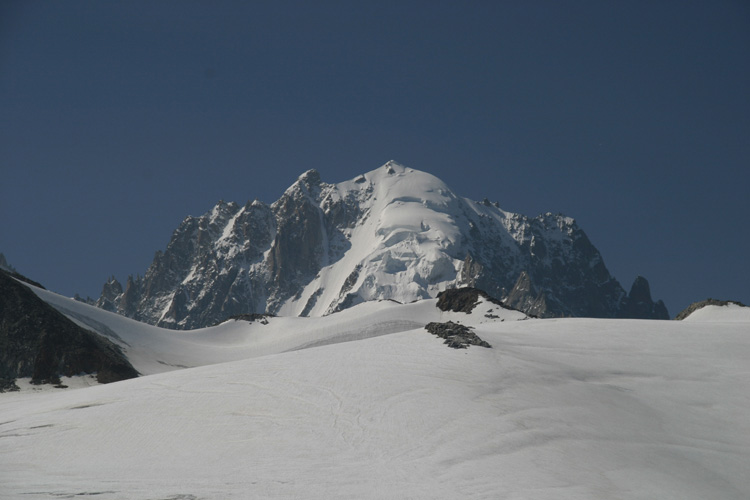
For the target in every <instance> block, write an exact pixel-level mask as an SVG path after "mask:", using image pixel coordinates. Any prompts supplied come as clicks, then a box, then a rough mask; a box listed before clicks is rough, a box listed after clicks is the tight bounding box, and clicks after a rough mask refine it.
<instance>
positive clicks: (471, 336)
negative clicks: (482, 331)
mask: <svg viewBox="0 0 750 500" xmlns="http://www.w3.org/2000/svg"><path fill="white" fill-rule="evenodd" d="M425 330H427V331H428V332H430V333H431V334H433V335H436V336H438V337H440V338H441V339H445V342H443V343H444V344H445V345H447V346H448V347H452V348H453V349H466V348H467V347H469V346H470V345H476V346H480V347H488V348H492V346H491V345H490V344H488V343H487V342H485V341H484V340H482V339H480V338H479V337H478V336H477V334H475V333H474V332H472V331H471V329H470V328H469V327H467V326H464V325H460V324H458V323H454V322H453V321H448V322H447V323H436V322H433V323H428V324H427V326H425Z"/></svg>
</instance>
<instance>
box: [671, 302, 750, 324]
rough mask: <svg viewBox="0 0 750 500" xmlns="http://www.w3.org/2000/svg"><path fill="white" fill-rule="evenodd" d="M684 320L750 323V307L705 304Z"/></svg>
mask: <svg viewBox="0 0 750 500" xmlns="http://www.w3.org/2000/svg"><path fill="white" fill-rule="evenodd" d="M682 321H732V322H736V321H739V322H744V323H750V307H746V306H741V305H739V304H732V303H730V304H727V305H724V306H714V305H711V306H704V307H701V308H700V309H697V310H695V311H693V312H692V313H690V315H689V316H688V317H686V318H685V319H683V320H682Z"/></svg>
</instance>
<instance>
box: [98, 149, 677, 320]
mask: <svg viewBox="0 0 750 500" xmlns="http://www.w3.org/2000/svg"><path fill="white" fill-rule="evenodd" d="M644 284H645V286H644ZM460 286H471V287H476V288H481V289H483V290H486V291H487V292H488V293H489V294H490V295H493V296H495V297H500V298H502V299H503V300H504V301H505V302H506V303H507V304H508V305H511V306H514V307H516V308H519V309H521V310H523V311H524V312H528V313H530V314H533V315H536V316H539V317H552V316H592V317H605V318H606V317H649V318H663V319H668V314H667V311H666V308H665V307H664V305H663V303H661V302H657V303H656V304H654V303H653V301H652V300H651V297H650V292H649V291H648V283H647V282H646V281H645V279H642V278H639V279H637V280H636V283H635V284H634V286H633V290H631V293H630V294H627V293H626V292H625V290H624V289H623V288H622V286H621V285H620V284H619V283H618V282H617V280H615V279H614V278H613V277H612V276H611V275H610V274H609V272H608V271H607V268H606V267H605V265H604V261H603V260H602V257H601V255H600V254H599V252H598V251H597V250H596V248H595V247H594V246H593V245H592V244H591V242H590V241H589V239H588V238H587V237H586V235H585V233H584V232H583V230H581V229H580V228H579V227H578V225H577V224H576V223H575V221H574V220H573V219H571V218H569V217H565V216H562V215H553V214H551V213H547V214H544V215H541V216H538V217H535V218H530V217H526V216H524V215H519V214H513V213H509V212H505V211H504V210H502V209H500V208H499V206H498V205H497V204H494V203H490V202H488V201H486V200H485V201H483V202H480V203H477V202H474V201H471V200H468V199H465V198H462V197H459V196H457V195H456V194H454V193H453V192H452V191H451V190H450V188H448V186H446V185H445V184H444V183H443V182H442V181H441V180H439V179H437V178H436V177H434V176H432V175H430V174H427V173H424V172H420V171H417V170H413V169H410V168H406V167H404V166H402V165H399V164H397V163H395V162H388V163H386V164H385V165H384V166H382V167H380V168H379V169H377V170H374V171H372V172H368V173H366V174H364V175H360V176H358V177H356V178H354V179H352V180H350V181H347V182H342V183H339V184H327V183H324V182H323V181H322V180H321V178H320V175H319V174H318V173H317V172H316V171H315V170H310V171H308V172H306V173H304V174H303V175H302V176H300V177H299V179H298V180H297V181H296V182H295V183H294V184H293V185H292V186H291V187H289V189H287V190H286V192H284V194H283V195H282V196H281V198H279V200H277V201H276V202H274V203H273V204H271V205H270V206H269V205H266V204H264V203H261V202H259V201H254V202H252V203H248V204H246V205H244V206H240V205H238V204H236V203H226V202H223V201H222V202H219V203H218V204H217V205H216V206H215V207H214V208H213V209H212V210H211V211H209V212H208V213H206V214H204V215H202V216H200V217H188V218H187V219H185V220H184V221H183V222H182V224H180V226H179V227H178V228H177V230H176V231H175V232H174V234H173V235H172V239H171V240H170V242H169V244H168V245H167V248H166V250H165V251H164V252H161V251H160V252H157V253H156V256H155V257H154V261H153V263H152V264H151V266H150V267H149V268H148V270H147V271H146V274H145V275H144V276H143V277H137V278H133V277H130V278H129V279H128V281H127V283H126V284H125V287H123V286H122V285H121V284H120V283H119V282H117V280H115V279H114V278H111V279H110V280H109V281H108V282H107V283H106V284H105V285H104V289H103V291H102V295H101V297H100V298H99V300H98V301H97V305H98V306H99V307H102V308H104V309H107V310H110V311H116V312H119V313H121V314H124V315H126V316H129V317H132V318H134V319H137V320H141V321H145V322H147V323H151V324H155V325H159V326H164V327H170V328H198V327H203V326H208V325H211V324H215V323H217V322H219V321H222V320H224V319H226V318H227V317H229V316H233V315H238V314H248V313H264V312H265V313H270V314H277V315H289V316H322V315H326V314H330V313H333V312H336V311H339V310H342V309H345V308H348V307H350V306H352V305H355V304H358V303H360V302H363V301H370V300H383V299H390V300H396V301H399V302H411V301H415V300H420V299H425V298H430V297H435V296H436V295H437V294H438V293H439V292H440V291H442V290H445V289H448V288H453V287H460Z"/></svg>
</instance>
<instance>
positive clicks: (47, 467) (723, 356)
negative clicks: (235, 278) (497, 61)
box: [0, 174, 750, 500]
mask: <svg viewBox="0 0 750 500" xmlns="http://www.w3.org/2000/svg"><path fill="white" fill-rule="evenodd" d="M394 175H395V174H394ZM35 291H36V292H37V293H38V294H39V295H40V296H42V297H43V298H45V300H49V301H50V302H54V303H56V305H57V306H58V307H67V308H68V309H69V310H71V311H73V312H74V313H75V314H77V315H78V316H79V320H78V321H82V320H81V319H80V318H88V319H87V321H89V322H90V323H93V322H95V321H98V322H100V323H101V325H104V327H106V328H109V329H110V330H111V331H112V332H114V333H116V334H117V335H118V336H119V337H120V338H122V339H123V340H125V341H127V342H128V343H129V344H131V347H130V348H128V355H129V356H131V359H133V360H134V363H137V364H138V366H139V369H141V370H144V371H148V370H147V369H151V368H154V369H155V371H164V370H165V369H173V368H174V367H166V366H164V365H160V364H159V363H156V362H155V361H154V360H155V359H167V360H178V361H179V360H182V361H184V362H185V363H186V364H189V363H192V364H203V365H206V366H200V367H197V368H191V369H182V370H174V371H171V372H168V373H157V374H154V375H150V376H145V377H141V378H138V379H135V380H130V381H125V382H119V383H115V384H109V385H103V386H96V387H89V388H81V389H74V390H70V389H69V390H59V391H46V392H42V393H36V392H28V391H27V392H23V391H22V392H20V393H8V394H2V395H0V489H1V490H2V495H0V496H2V497H3V498H11V499H25V500H39V499H52V498H82V497H85V498H88V497H93V498H97V499H134V500H147V499H151V500H153V499H177V498H185V499H187V498H196V499H197V498H200V499H246V498H306V499H315V498H325V499H351V498H358V499H384V498H385V499H391V498H392V499H403V498H414V499H438V498H440V499H443V498H444V499H460V498H472V499H476V498H479V499H513V500H517V499H542V500H544V499H555V500H558V499H591V500H602V499H619V500H628V499H633V500H635V499H657V498H658V499H679V500H689V499H696V500H697V499H700V500H704V499H706V498H721V499H737V500H739V499H743V500H744V499H747V498H750V476H748V474H747V471H748V470H749V469H750V419H748V418H747V415H748V414H750V398H749V397H748V394H750V371H748V366H750V322H748V321H737V320H733V321H723V319H722V312H717V313H716V316H715V317H714V318H713V319H711V320H706V321H679V322H678V321H640V320H594V319H553V320H525V321H514V320H516V319H520V318H521V317H522V315H520V314H519V313H514V312H510V311H506V310H504V309H501V308H499V307H498V306H495V305H494V304H491V303H489V302H486V301H483V302H482V303H481V304H480V306H478V308H477V310H475V312H474V313H473V314H471V315H466V314H464V313H441V312H440V311H439V310H437V308H436V307H435V302H434V301H421V302H419V303H416V304H408V305H398V304H394V303H391V302H380V303H369V304H363V305H361V306H358V307H355V308H353V309H351V310H348V311H345V312H344V313H339V314H334V315H330V316H327V317H324V318H271V319H270V320H269V324H268V325H262V324H260V323H257V322H256V323H253V324H248V323H245V322H229V323H225V324H223V325H220V326H218V327H215V328H212V329H204V330H198V331H194V332H172V331H165V330H160V329H158V328H154V327H149V326H144V325H140V324H138V323H135V322H131V321H130V320H127V319H125V318H119V317H115V316H113V315H109V314H108V313H106V312H104V311H101V310H96V309H91V310H90V309H87V308H86V306H85V304H80V303H74V304H71V302H72V301H68V299H64V298H62V297H59V296H56V295H54V294H51V293H49V292H43V291H40V290H35ZM727 312H730V313H731V310H730V309H728V310H725V311H723V313H727ZM94 313H98V314H100V315H98V316H97V315H96V314H94ZM493 313H494V314H497V315H499V316H500V318H497V319H493V318H489V317H487V316H490V315H491V314H493ZM431 318H434V319H431ZM447 319H452V320H453V321H461V322H462V323H464V324H467V325H473V326H474V327H475V331H476V333H477V334H478V335H479V336H480V337H481V338H483V339H484V340H486V341H488V342H489V343H490V344H491V345H492V346H493V348H492V349H485V348H481V347H475V346H472V347H470V348H469V349H465V350H454V349H450V348H448V347H446V346H445V345H443V343H442V340H441V339H438V338H437V337H434V336H432V335H430V334H429V333H427V332H426V331H425V330H424V329H423V328H422V327H421V326H418V325H421V324H423V322H425V321H426V320H440V321H445V320H447ZM101 325H100V328H103V327H102V326H101ZM399 330H401V331H399ZM393 332H395V333H393ZM222 357H223V359H224V361H225V362H219V361H221V359H222ZM231 359H236V360H235V361H229V360H231ZM210 363H218V364H210ZM149 373H151V372H149Z"/></svg>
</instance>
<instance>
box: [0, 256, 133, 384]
mask: <svg viewBox="0 0 750 500" xmlns="http://www.w3.org/2000/svg"><path fill="white" fill-rule="evenodd" d="M81 373H96V374H97V380H98V381H99V382H100V383H107V382H115V381H118V380H124V379H128V378H133V377H137V376H138V372H136V371H135V369H134V368H133V367H132V365H131V364H130V362H129V361H128V360H127V359H126V358H125V356H124V355H123V354H122V352H121V350H120V348H119V347H117V346H116V345H115V344H113V343H112V342H110V341H109V340H107V339H105V338H104V337H102V336H100V335H98V334H96V333H94V332H91V331H89V330H85V329H83V328H81V327H79V326H78V325H77V324H75V323H74V322H73V321H71V320H70V319H68V318H67V317H65V316H64V315H63V314H62V313H60V312H59V311H57V310H56V309H54V308H53V307H52V306H50V305H49V304H47V303H46V302H44V301H43V300H41V299H40V298H39V297H37V296H36V295H35V294H34V292H32V291H31V290H29V288H28V287H26V286H25V285H23V284H21V283H19V282H18V281H16V279H14V277H13V276H12V275H11V274H10V273H8V272H7V271H4V270H0V392H2V391H4V390H8V389H11V390H12V389H13V388H17V387H16V386H15V380H16V378H18V377H31V381H32V383H35V384H44V383H47V384H59V383H60V376H61V375H65V376H68V377H70V376H73V375H78V374H81Z"/></svg>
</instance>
